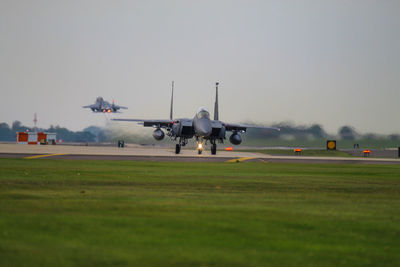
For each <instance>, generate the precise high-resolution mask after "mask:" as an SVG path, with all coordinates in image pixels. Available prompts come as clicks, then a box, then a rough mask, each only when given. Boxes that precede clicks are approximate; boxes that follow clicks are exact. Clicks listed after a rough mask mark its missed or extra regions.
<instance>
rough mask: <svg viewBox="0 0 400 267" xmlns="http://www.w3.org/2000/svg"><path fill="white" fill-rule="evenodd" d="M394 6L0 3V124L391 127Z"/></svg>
mask: <svg viewBox="0 0 400 267" xmlns="http://www.w3.org/2000/svg"><path fill="white" fill-rule="evenodd" d="M399 14H400V1H398V0H395V1H383V0H380V1H378V0H376V1H367V0H362V1H361V0H360V1H338V0H335V1H320V0H315V1H280V0H277V1H268V0H262V1H218V0H213V1H189V0H184V1H161V0H160V1H148V0H144V1H133V0H131V1H115V0H113V1H111V0H109V1H99V0H96V1H81V0H79V1H56V0H49V1H38V0H30V1H19V0H10V1H8V0H0V92H1V100H2V101H1V104H0V122H7V123H11V122H12V121H14V120H20V121H22V123H23V124H25V125H33V122H32V120H33V113H34V112H37V115H38V126H39V127H48V126H49V125H51V124H53V125H61V126H65V127H68V128H70V129H73V130H81V129H82V128H84V127H86V126H89V125H99V126H101V125H105V123H106V118H105V116H104V115H103V114H93V113H92V112H91V111H90V110H87V109H83V108H81V106H83V105H88V104H91V103H93V102H94V101H95V98H96V97H97V96H103V97H104V98H105V99H107V100H110V101H111V100H112V98H113V97H115V99H116V101H117V104H120V105H124V106H128V107H129V109H128V110H127V111H123V113H122V114H116V115H113V117H120V118H159V119H166V118H168V116H169V101H170V86H171V81H172V80H174V81H175V114H174V115H175V116H176V117H193V116H194V113H195V111H196V110H197V108H198V107H199V106H205V107H208V108H209V109H210V111H212V110H213V108H212V107H213V103H214V97H215V89H214V84H215V82H216V81H220V83H221V84H220V119H221V120H224V121H229V122H240V121H247V120H251V121H254V122H258V123H273V122H281V121H291V122H294V123H296V124H311V123H320V124H322V125H323V126H324V128H325V129H326V130H327V131H328V132H330V133H335V132H336V131H337V129H338V127H340V126H343V125H345V124H350V125H353V126H354V127H356V129H358V130H360V131H361V132H377V133H400V118H399V116H398V114H399V110H400V51H399V49H400V15H399Z"/></svg>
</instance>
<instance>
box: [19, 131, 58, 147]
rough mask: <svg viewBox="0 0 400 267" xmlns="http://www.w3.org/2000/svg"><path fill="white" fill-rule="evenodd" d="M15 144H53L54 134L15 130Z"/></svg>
mask: <svg viewBox="0 0 400 267" xmlns="http://www.w3.org/2000/svg"><path fill="white" fill-rule="evenodd" d="M17 144H26V145H39V144H40V145H55V144H56V134H55V133H44V132H17Z"/></svg>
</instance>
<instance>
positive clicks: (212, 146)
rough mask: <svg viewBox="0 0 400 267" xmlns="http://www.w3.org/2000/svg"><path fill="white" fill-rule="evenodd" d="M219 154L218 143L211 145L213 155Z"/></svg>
mask: <svg viewBox="0 0 400 267" xmlns="http://www.w3.org/2000/svg"><path fill="white" fill-rule="evenodd" d="M216 154H217V144H215V143H214V144H212V145H211V155H216Z"/></svg>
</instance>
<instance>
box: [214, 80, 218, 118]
mask: <svg viewBox="0 0 400 267" xmlns="http://www.w3.org/2000/svg"><path fill="white" fill-rule="evenodd" d="M218 85H219V82H216V83H215V106H214V120H216V121H218V120H219V112H218Z"/></svg>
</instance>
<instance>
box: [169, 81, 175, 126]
mask: <svg viewBox="0 0 400 267" xmlns="http://www.w3.org/2000/svg"><path fill="white" fill-rule="evenodd" d="M173 106H174V81H172V94H171V110H170V112H169V119H170V120H172V111H173Z"/></svg>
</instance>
